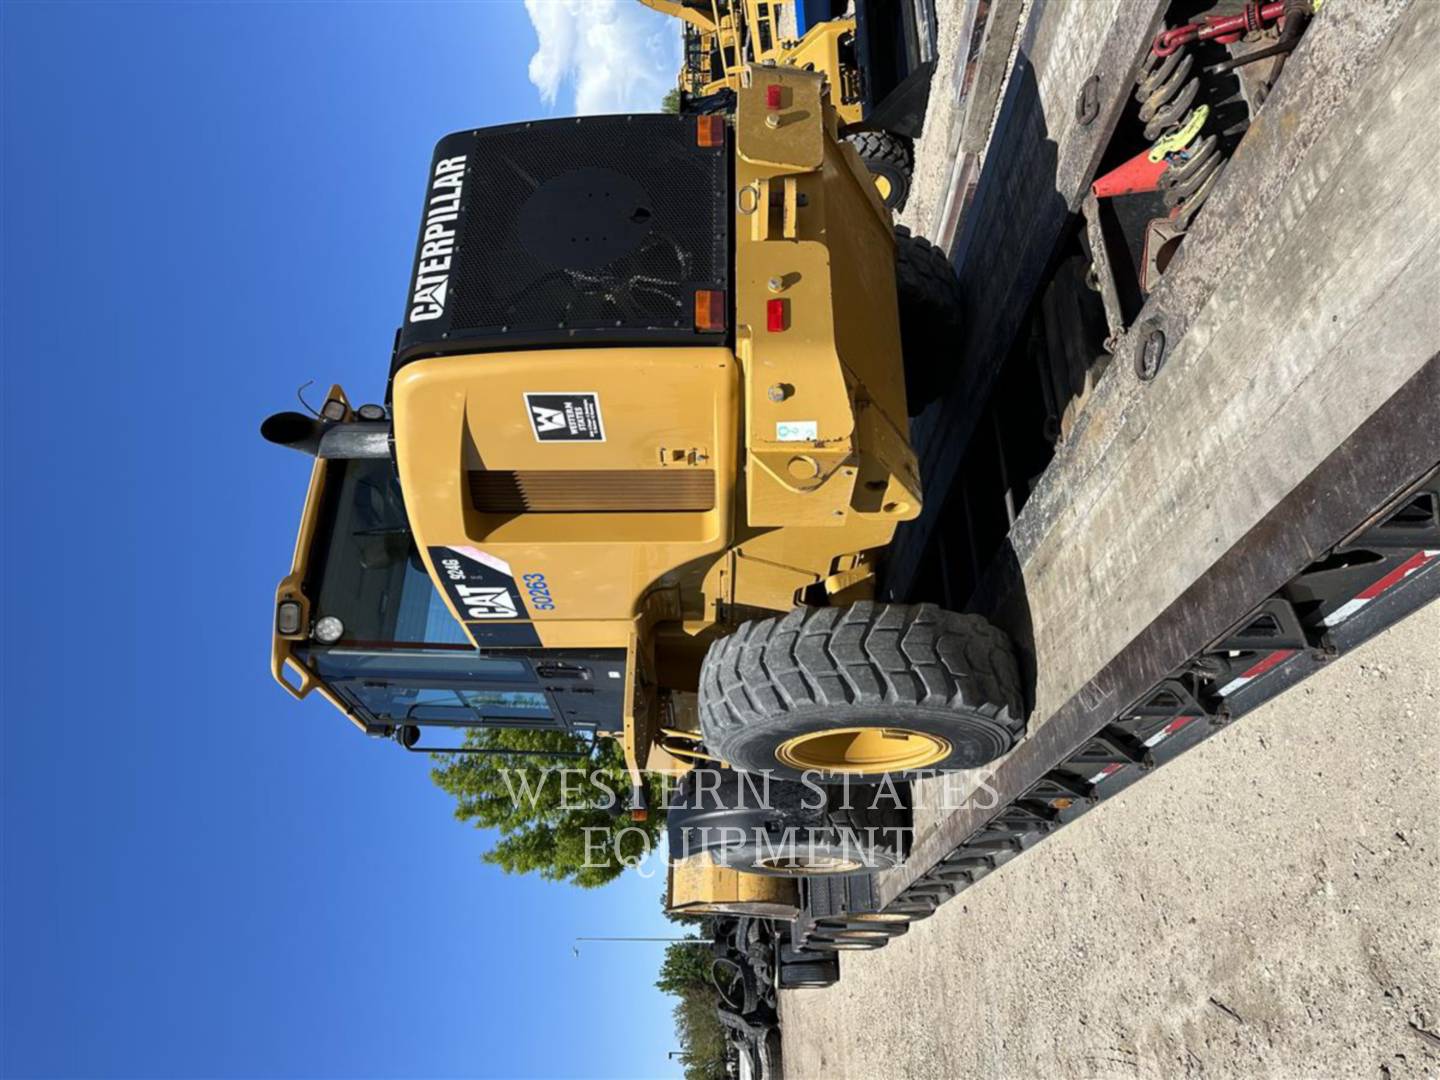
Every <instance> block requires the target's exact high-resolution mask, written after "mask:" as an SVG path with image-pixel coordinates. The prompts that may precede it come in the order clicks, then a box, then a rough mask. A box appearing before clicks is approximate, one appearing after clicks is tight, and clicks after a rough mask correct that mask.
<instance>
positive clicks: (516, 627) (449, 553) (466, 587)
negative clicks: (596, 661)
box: [430, 546, 540, 646]
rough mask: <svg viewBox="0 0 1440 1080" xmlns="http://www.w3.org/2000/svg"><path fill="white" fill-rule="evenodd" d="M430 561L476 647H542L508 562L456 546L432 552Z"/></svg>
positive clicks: (475, 550)
mask: <svg viewBox="0 0 1440 1080" xmlns="http://www.w3.org/2000/svg"><path fill="white" fill-rule="evenodd" d="M430 561H431V562H433V563H434V564H435V570H436V572H437V573H438V575H439V577H440V582H441V584H442V585H443V586H444V588H445V592H446V594H447V595H448V596H449V597H450V600H451V602H452V603H453V604H454V605H455V609H456V610H457V611H459V612H460V618H461V619H462V620H464V623H465V629H466V630H467V631H468V632H469V634H470V637H471V638H472V639H474V641H475V644H476V645H479V646H486V645H494V646H506V645H510V646H528V645H539V644H540V635H539V634H537V633H536V632H535V627H534V626H532V625H531V624H530V622H529V618H530V613H529V612H528V611H527V610H526V608H525V603H524V601H523V600H521V598H520V589H519V588H518V587H517V586H516V584H515V576H514V575H513V574H512V573H511V571H510V564H509V563H507V562H506V561H505V560H504V559H500V558H497V557H496V556H494V555H491V554H490V553H489V552H486V551H481V550H480V549H479V548H473V547H462V546H454V547H432V548H430Z"/></svg>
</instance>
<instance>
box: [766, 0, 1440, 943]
mask: <svg viewBox="0 0 1440 1080" xmlns="http://www.w3.org/2000/svg"><path fill="white" fill-rule="evenodd" d="M1100 6H1101V5H1099V4H1091V3H1086V4H1072V3H1063V2H1059V0H1049V2H1044V0H1037V2H1036V3H1033V4H1032V5H1030V6H1029V7H1028V13H1027V14H1026V16H1025V18H1024V19H1023V20H1021V19H1019V18H1016V17H1015V16H1016V14H1017V10H1012V6H1011V5H1007V4H1006V3H1005V2H1004V0H998V2H997V3H995V4H993V5H989V6H988V9H987V10H986V11H985V13H984V14H985V16H986V19H985V20H981V21H979V22H978V24H977V23H975V22H974V21H973V20H972V24H974V25H975V35H976V37H975V39H974V43H975V49H974V50H973V51H972V53H971V56H970V63H971V65H972V67H973V68H974V73H973V74H972V77H971V78H969V79H968V80H967V82H968V83H969V85H971V86H972V87H973V88H974V93H976V94H978V95H981V99H980V100H979V101H975V102H963V101H962V102H961V107H960V108H958V109H957V110H955V126H956V131H955V132H954V133H953V135H952V140H953V141H952V145H959V144H962V143H964V140H965V138H966V137H967V136H966V132H967V131H969V132H972V133H973V131H974V130H976V129H977V128H980V127H982V126H984V121H985V119H986V117H988V116H989V115H990V114H989V112H987V110H989V109H992V108H993V110H994V112H993V123H991V124H990V125H989V126H988V130H989V135H988V138H987V140H986V141H985V143H984V144H983V145H981V146H979V147H976V146H975V145H974V143H973V142H972V143H970V144H967V145H968V147H969V150H968V152H970V153H971V154H972V158H971V162H970V164H971V165H972V166H974V167H970V168H965V167H960V166H961V164H962V163H960V162H959V161H958V160H957V167H956V168H955V170H954V171H953V173H952V184H953V185H958V186H959V187H960V188H962V189H963V190H957V191H952V192H951V193H950V195H949V197H947V198H946V199H945V200H943V201H942V203H941V204H940V205H939V206H938V207H937V209H936V214H937V219H936V220H935V221H933V222H931V223H930V224H931V226H932V228H933V235H935V236H936V238H937V242H940V243H942V244H944V245H945V246H947V248H948V249H949V250H950V251H951V254H952V258H953V261H954V263H955V265H956V268H957V270H958V273H959V276H960V279H961V281H962V283H963V284H964V285H965V286H966V295H967V297H968V299H969V302H970V303H971V305H972V307H971V319H970V322H969V326H968V328H967V330H966V331H965V334H964V339H963V341H961V342H959V343H958V348H957V352H958V354H959V355H960V356H962V357H963V360H962V363H963V365H964V366H963V368H962V370H961V373H960V375H959V376H958V378H957V380H956V383H955V385H954V386H953V387H952V389H951V391H950V393H949V394H948V395H947V397H946V399H945V400H944V402H943V403H941V404H940V405H938V406H935V407H932V409H931V410H930V411H929V412H927V414H926V415H925V416H924V417H923V418H922V419H921V420H920V422H919V424H918V425H917V444H918V445H917V449H918V452H919V456H920V458H921V462H922V477H923V483H924V489H925V491H926V497H927V501H926V508H925V512H924V514H923V515H922V516H921V517H920V518H919V519H918V520H917V521H916V522H914V523H911V524H910V525H908V526H907V527H906V529H905V530H903V531H902V534H901V535H900V536H899V537H897V541H896V543H895V545H893V547H892V550H891V554H890V559H889V563H888V567H887V577H886V579H885V582H884V586H883V587H884V590H885V592H884V595H885V596H886V598H887V599H896V600H905V601H911V602H913V601H920V600H935V601H937V602H942V603H946V604H947V605H949V606H953V607H956V608H965V607H967V598H968V608H969V609H970V610H974V611H976V612H979V613H981V614H985V615H987V616H988V617H990V618H991V619H993V620H994V621H996V622H997V623H998V624H1000V625H1001V626H1003V627H1004V628H1005V629H1007V630H1008V631H1009V632H1010V634H1011V635H1012V637H1013V638H1014V639H1015V641H1016V643H1017V646H1018V647H1019V648H1020V650H1021V651H1022V653H1023V654H1024V657H1025V666H1026V667H1027V668H1028V672H1027V677H1028V680H1029V686H1028V692H1029V695H1030V704H1031V706H1032V712H1031V716H1030V722H1029V727H1028V733H1027V736H1026V738H1025V740H1024V741H1023V742H1022V743H1021V744H1020V745H1019V746H1018V747H1017V748H1016V749H1015V750H1013V751H1012V752H1011V753H1010V754H1009V755H1008V756H1007V757H1005V758H1004V759H1002V760H1001V761H1000V762H998V763H997V764H996V765H994V766H992V767H991V769H990V770H989V771H988V773H987V774H986V775H984V776H983V777H979V778H971V783H970V786H969V787H968V788H965V789H962V790H957V788H956V785H955V784H954V782H953V781H951V782H950V783H948V784H945V785H942V784H941V783H940V782H939V781H927V782H924V783H922V784H920V785H917V798H916V802H917V806H916V810H915V819H916V820H915V826H916V835H915V842H914V844H913V847H912V849H911V851H910V854H909V857H908V859H907V860H906V861H905V862H904V863H903V864H901V865H900V866H898V867H897V868H895V869H893V870H890V871H886V872H884V873H882V874H879V875H867V876H858V877H855V878H851V879H848V880H846V881H844V882H843V883H842V882H837V881H830V882H821V881H819V880H816V879H812V881H811V882H810V883H809V888H808V889H807V894H808V896H807V907H806V911H805V913H804V914H803V915H802V917H801V918H800V919H799V920H797V922H796V924H795V926H794V935H795V939H796V941H797V942H803V941H804V940H805V939H806V938H807V936H808V935H809V934H810V933H811V931H812V930H813V929H814V928H815V926H816V923H817V921H822V920H826V919H830V920H836V919H843V918H844V917H845V916H847V915H855V914H861V915H862V916H863V915H869V916H871V917H873V916H874V915H875V913H877V912H885V911H891V912H901V911H904V912H906V913H907V914H909V915H914V914H915V913H917V912H919V913H921V914H924V913H926V912H928V910H931V909H933V906H934V905H936V904H939V903H941V902H943V901H944V900H946V899H949V898H950V897H952V896H954V895H955V894H956V893H958V892H960V891H962V890H963V889H965V888H967V887H969V886H970V885H972V884H974V883H975V882H977V881H978V880H980V878H982V877H984V876H985V875H986V874H988V873H991V872H993V871H994V870H996V869H997V868H998V867H1000V866H1001V865H1003V864H1004V863H1005V862H1007V861H1009V860H1010V859H1012V858H1014V857H1015V856H1017V855H1018V854H1020V853H1022V852H1023V851H1024V850H1026V849H1028V848H1029V847H1031V846H1033V845H1034V844H1035V843H1037V842H1039V841H1040V840H1041V839H1043V838H1044V837H1045V836H1047V835H1049V834H1050V833H1052V832H1054V831H1055V830H1056V829H1058V828H1060V827H1062V826H1063V825H1065V824H1067V823H1068V822H1069V821H1071V820H1074V818H1075V817H1077V816H1079V815H1080V814H1083V813H1085V812H1087V811H1088V810H1089V809H1091V808H1092V807H1094V806H1096V805H1097V804H1098V803H1100V802H1102V801H1104V800H1105V799H1107V798H1109V797H1110V796H1112V795H1114V794H1115V793H1117V792H1119V791H1121V790H1123V789H1124V788H1125V787H1127V786H1128V785H1129V784H1131V783H1134V782H1136V781H1137V780H1139V779H1141V778H1143V777H1144V776H1146V775H1148V774H1149V773H1150V772H1152V771H1154V770H1155V769H1156V768H1157V767H1158V766H1160V765H1163V764H1165V763H1166V762H1168V761H1170V760H1173V759H1174V758H1175V757H1177V756H1179V755H1180V754H1181V753H1183V752H1185V751H1186V750H1188V749H1190V748H1192V747H1193V746H1195V745H1197V744H1198V743H1199V742H1201V741H1202V740H1203V739H1205V738H1207V737H1208V736H1209V735H1211V734H1213V733H1215V732H1217V731H1219V730H1222V729H1223V728H1224V727H1225V726H1226V725H1228V724H1229V723H1232V722H1234V721H1235V720H1238V719H1239V718H1240V717H1242V716H1243V715H1245V714H1246V713H1247V712H1249V711H1251V710H1252V709H1254V708H1256V707H1257V706H1258V705H1259V704H1261V703H1262V702H1264V701H1265V700H1268V699H1269V698H1271V697H1274V696H1275V695H1276V694H1279V693H1282V692H1284V691H1285V690H1286V689H1289V688H1290V687H1293V686H1294V685H1296V684H1297V683H1298V682H1300V681H1302V680H1303V679H1304V678H1306V677H1307V676H1308V675H1309V674H1311V673H1313V672H1314V671H1316V670H1318V668H1319V667H1321V666H1323V665H1324V664H1326V663H1328V662H1329V661H1330V660H1332V659H1334V658H1335V657H1337V656H1340V655H1343V654H1344V653H1346V652H1348V651H1350V650H1351V649H1353V648H1354V647H1356V646H1357V645H1359V644H1360V643H1362V642H1364V641H1365V640H1368V639H1369V638H1370V637H1373V636H1374V635H1375V634H1376V633H1379V632H1380V631H1381V630H1383V629H1384V628H1385V627H1386V626H1389V625H1391V624H1393V623H1394V622H1395V621H1397V620H1399V619H1401V618H1403V617H1404V616H1405V615H1406V614H1408V613H1410V612H1411V611H1413V610H1415V609H1416V608H1418V607H1419V606H1421V605H1423V604H1424V603H1426V602H1428V601H1430V600H1432V599H1434V598H1435V596H1436V595H1437V594H1440V305H1437V299H1440V149H1437V147H1436V146H1435V145H1434V144H1433V141H1430V142H1427V143H1426V144H1425V145H1421V144H1420V143H1419V142H1418V141H1417V140H1416V139H1415V137H1414V136H1415V132H1417V131H1418V130H1420V129H1421V128H1423V127H1424V126H1425V119H1426V117H1427V116H1428V113H1429V109H1430V102H1432V101H1434V100H1435V99H1436V97H1437V95H1440V68H1437V66H1436V65H1435V64H1434V63H1433V59H1432V58H1433V55H1434V53H1435V50H1436V48H1437V46H1440V7H1437V6H1436V5H1432V4H1428V3H1425V2H1423V0H1414V2H1411V3H1409V4H1396V5H1391V6H1388V7H1383V8H1382V7H1381V6H1380V5H1370V4H1364V5H1357V4H1344V3H1339V2H1334V3H1330V4H1327V5H1325V6H1324V7H1323V9H1322V11H1321V12H1320V13H1319V14H1317V16H1316V18H1315V19H1314V21H1313V23H1312V24H1311V25H1310V26H1309V28H1308V31H1307V32H1306V34H1305V36H1304V38H1303V40H1302V42H1301V45H1300V47H1299V48H1297V49H1295V51H1294V52H1293V54H1292V55H1290V56H1289V58H1288V61H1287V63H1286V67H1285V70H1284V77H1283V78H1282V79H1279V80H1277V81H1276V83H1275V85H1274V87H1273V90H1272V91H1271V92H1270V93H1269V96H1268V98H1266V99H1265V100H1264V102H1263V105H1262V106H1261V107H1260V108H1258V110H1255V111H1254V113H1253V115H1252V116H1251V118H1250V122H1249V125H1248V130H1247V131H1245V132H1244V135H1243V138H1241V139H1239V140H1238V145H1237V146H1236V147H1235V148H1234V150H1233V152H1232V153H1231V154H1230V156H1229V160H1228V164H1226V166H1225V168H1224V172H1223V174H1222V175H1221V176H1220V177H1219V180H1218V182H1217V183H1216V184H1215V185H1214V187H1213V190H1212V191H1211V192H1210V193H1209V198H1208V201H1207V203H1206V205H1205V206H1204V209H1203V211H1202V212H1201V213H1200V214H1199V215H1198V216H1197V217H1196V218H1195V219H1194V221H1193V223H1191V227H1190V229H1189V231H1188V233H1187V234H1186V235H1185V237H1184V240H1183V243H1182V244H1180V245H1179V251H1178V253H1177V254H1175V256H1174V258H1173V259H1172V260H1171V261H1170V262H1169V264H1168V266H1167V267H1166V268H1165V269H1164V273H1163V277H1161V278H1160V279H1159V281H1158V284H1156V285H1155V287H1154V288H1152V289H1151V290H1150V291H1149V292H1148V294H1144V293H1141V294H1138V295H1137V294H1136V291H1135V290H1134V289H1133V287H1132V288H1131V289H1130V290H1129V293H1130V295H1129V296H1128V297H1127V296H1126V295H1125V293H1126V291H1127V290H1126V288H1125V283H1124V281H1123V280H1122V279H1123V277H1124V270H1125V268H1124V267H1123V266H1118V265H1116V264H1117V263H1120V262H1123V261H1124V252H1123V250H1122V251H1121V253H1120V256H1119V257H1118V258H1117V256H1116V247H1117V245H1116V243H1115V241H1114V236H1113V229H1111V226H1113V221H1111V220H1109V215H1110V213H1111V208H1109V207H1106V206H1104V205H1103V204H1100V203H1098V202H1097V200H1096V198H1095V197H1094V194H1093V191H1092V185H1093V183H1094V181H1095V180H1096V179H1097V176H1098V175H1100V174H1102V173H1104V172H1105V171H1106V170H1107V169H1110V168H1113V167H1114V166H1115V164H1116V163H1117V161H1118V160H1120V159H1119V158H1118V157H1117V147H1116V146H1115V145H1114V143H1115V140H1116V138H1117V136H1116V131H1117V127H1119V126H1120V125H1121V124H1122V123H1123V121H1124V117H1125V114H1126V111H1127V109H1128V110H1132V111H1133V108H1134V106H1133V104H1132V100H1133V98H1132V94H1133V91H1134V88H1135V81H1134V77H1135V72H1136V68H1137V58H1139V57H1141V56H1142V55H1143V54H1144V53H1145V52H1147V51H1148V50H1149V48H1150V44H1151V42H1152V41H1153V40H1154V39H1155V36H1156V34H1157V33H1158V32H1159V31H1160V30H1161V29H1162V28H1163V27H1164V25H1166V20H1167V15H1169V16H1170V20H1169V21H1170V24H1171V25H1173V21H1174V20H1173V6H1172V5H1171V4H1168V3H1163V2H1152V0H1125V2H1123V3H1118V4H1113V5H1110V8H1111V11H1110V15H1109V18H1108V19H1102V18H1097V11H1096V9H1097V8H1098V7H1100ZM1019 8H1020V5H1019V4H1018V3H1016V4H1015V5H1013V9H1019ZM1007 19H1009V20H1010V22H1009V23H1008V24H1007V21H1006V20H1007ZM1007 25H1008V26H1009V27H1013V31H1011V30H1007ZM997 28H998V29H997ZM987 49H991V50H994V52H993V53H988V52H987V51H986V50H987ZM1012 52H1013V55H1014V63H1013V64H1011V65H1009V67H1008V70H1007V69H1005V66H1004V63H1003V62H1002V61H1000V60H997V57H1006V58H1008V57H1009V56H1010V55H1011V54H1012ZM1002 70H1003V72H1004V74H1003V77H999V73H1000V72H1001V71H1002ZM937 85H939V84H938V82H937ZM986 95H988V98H987V97H986ZM967 106H973V108H967ZM923 227H924V226H923V224H922V228H923ZM1107 230H1108V231H1107ZM1077 252H1079V253H1080V254H1081V255H1082V256H1083V260H1084V264H1085V266H1084V268H1085V270H1086V271H1087V272H1088V273H1087V275H1086V284H1087V285H1088V286H1089V287H1090V288H1091V289H1093V290H1094V291H1095V292H1096V293H1098V295H1099V297H1100V298H1101V301H1102V303H1101V305H1100V306H1102V307H1103V317H1104V320H1105V324H1106V325H1105V328H1104V336H1105V338H1106V349H1105V353H1106V354H1107V355H1105V356H1101V357H1097V358H1096V360H1097V361H1098V362H1095V363H1092V362H1091V361H1090V360H1089V359H1088V358H1082V359H1080V360H1079V361H1078V363H1077V359H1076V358H1075V357H1074V356H1064V355H1051V354H1054V353H1056V352H1057V349H1056V348H1055V345H1056V342H1057V341H1059V342H1064V341H1066V340H1073V339H1074V338H1075V336H1076V335H1075V334H1073V333H1067V328H1069V326H1070V324H1069V323H1067V318H1068V319H1069V320H1071V322H1073V319H1074V318H1075V316H1074V313H1073V312H1071V313H1069V315H1067V313H1066V311H1065V310H1064V309H1065V301H1066V300H1067V295H1068V294H1066V293H1065V291H1064V289H1063V288H1061V286H1062V285H1063V284H1064V282H1065V279H1066V276H1067V275H1068V274H1070V273H1071V272H1072V271H1073V268H1074V265H1075V259H1076V257H1077V256H1076V253H1077ZM1047 346H1048V348H1047ZM1058 351H1060V352H1063V351H1064V350H1063V349H1061V350H1058ZM1057 373H1058V380H1057ZM1027 378H1028V380H1029V385H1028V392H1029V393H1030V396H1031V397H1032V398H1034V397H1035V396H1036V395H1037V393H1038V392H1037V391H1036V390H1035V387H1036V385H1043V386H1046V387H1049V386H1050V385H1051V384H1052V383H1053V382H1056V381H1059V382H1062V383H1063V382H1066V380H1067V378H1068V388H1069V393H1070V395H1071V400H1070V402H1069V404H1068V407H1066V402H1064V401H1063V400H1059V399H1057V398H1056V397H1055V395H1053V394H1051V393H1050V392H1049V390H1048V389H1047V390H1046V392H1045V394H1044V395H1042V396H1044V397H1045V398H1046V402H1045V403H1044V404H1043V407H1041V408H1040V411H1041V412H1042V413H1043V411H1044V409H1045V408H1048V409H1049V410H1050V412H1051V415H1050V417H1049V418H1048V419H1049V420H1051V421H1052V422H1054V423H1055V424H1056V425H1057V426H1060V427H1062V428H1063V433H1062V434H1060V435H1058V436H1057V437H1055V441H1054V444H1053V450H1052V452H1051V454H1050V456H1049V457H1048V459H1045V456H1044V453H1043V451H1042V452H1041V453H1040V455H1039V456H1038V457H1037V454H1036V451H1035V449H1034V447H1033V446H1030V445H1028V444H1026V443H1024V441H1023V440H1017V439H1016V438H1015V437H1014V436H1013V432H1014V431H1015V430H1016V429H1017V428H1018V427H1023V426H1024V425H1023V424H1022V423H1021V421H1022V420H1023V419H1024V416H1022V415H1020V414H1018V413H1017V406H1016V405H1015V400H1016V398H1017V396H1018V397H1023V394H1024V392H1025V391H1024V389H1022V390H1020V391H1017V387H1021V388H1025V387H1026V380H1027ZM1062 397H1063V395H1062ZM1033 412H1034V410H1033V409H1032V413H1033ZM979 462H983V463H985V464H986V465H988V466H989V467H987V468H977V467H976V465H977V463H979ZM996 477H999V478H1000V481H999V483H998V484H997V483H996V482H995V478H996ZM997 521H998V524H997ZM1437 655H1440V648H1437ZM981 779H983V780H984V785H983V786H981V785H980V784H979V780H981ZM968 795H973V796H974V797H971V798H967V797H966V796H968ZM957 804H958V805H957ZM876 925H884V924H883V923H877V924H876ZM883 940H884V938H883V935H877V941H876V942H875V943H874V945H878V944H882V943H883ZM874 945H872V946H871V947H874Z"/></svg>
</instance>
